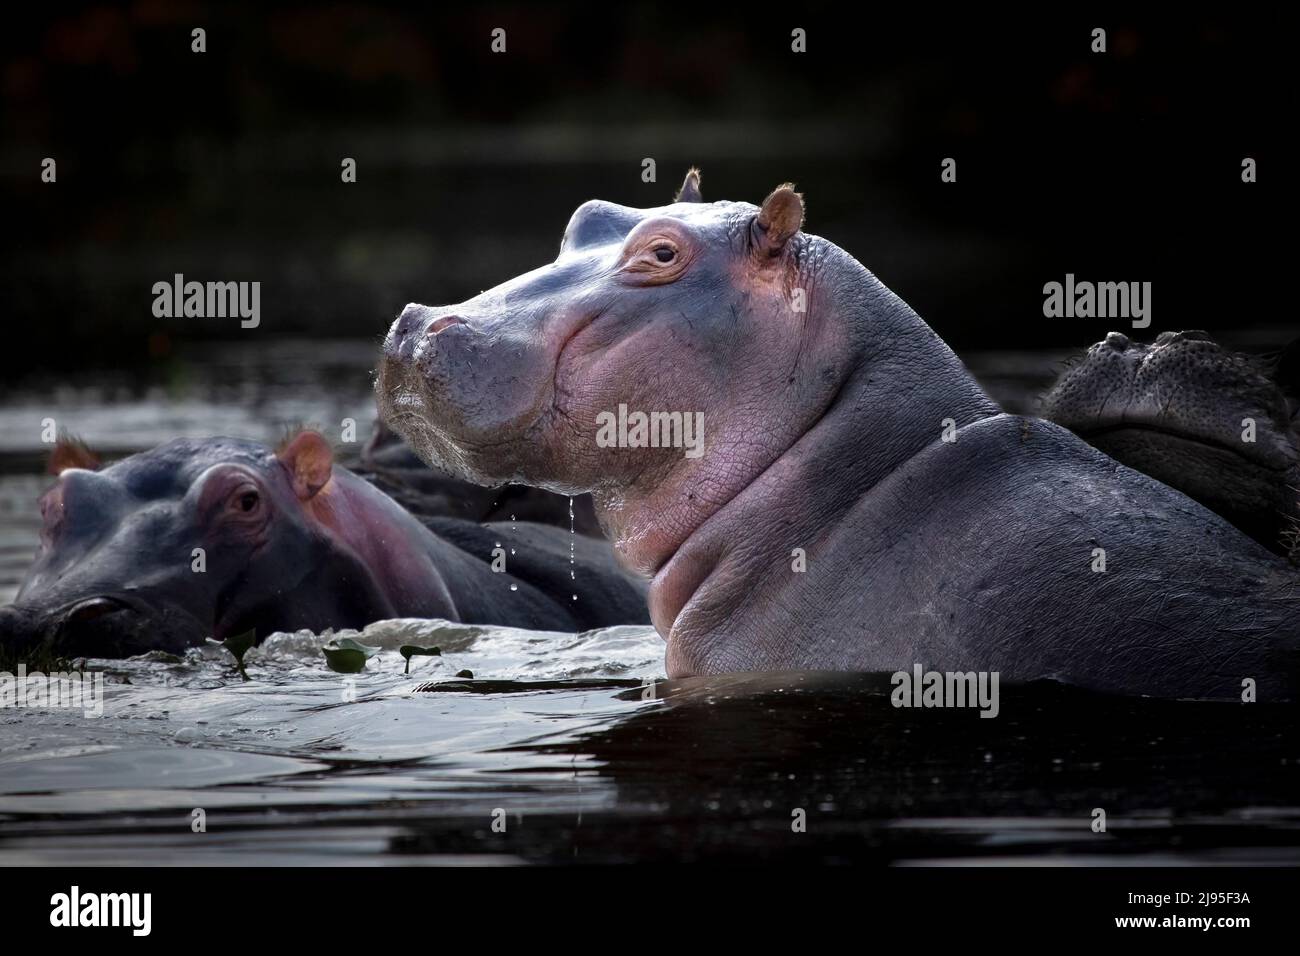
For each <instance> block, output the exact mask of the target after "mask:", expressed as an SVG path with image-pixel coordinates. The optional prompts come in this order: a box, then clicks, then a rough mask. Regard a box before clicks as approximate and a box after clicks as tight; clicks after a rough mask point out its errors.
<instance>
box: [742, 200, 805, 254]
mask: <svg viewBox="0 0 1300 956" xmlns="http://www.w3.org/2000/svg"><path fill="white" fill-rule="evenodd" d="M802 226H803V194H802V193H797V192H795V191H794V184H793V183H785V184H783V185H781V186H777V187H776V189H773V190H772V192H771V193H770V194H769V195H768V197H767V198H766V199H764V200H763V208H762V209H760V210H759V211H758V215H757V216H755V217H754V219H753V221H752V222H751V223H750V224H749V236H750V242H751V243H752V244H753V247H754V250H755V251H756V252H757V253H758V254H759V255H760V256H762V257H765V258H772V257H773V256H778V255H780V254H781V250H782V249H784V248H785V244H786V243H787V242H789V241H790V239H791V237H792V236H794V234H795V233H797V232H798V231H799V229H800V227H802Z"/></svg>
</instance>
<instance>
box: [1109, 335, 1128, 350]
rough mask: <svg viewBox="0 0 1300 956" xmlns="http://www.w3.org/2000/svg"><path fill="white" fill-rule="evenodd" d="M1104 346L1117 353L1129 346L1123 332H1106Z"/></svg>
mask: <svg viewBox="0 0 1300 956" xmlns="http://www.w3.org/2000/svg"><path fill="white" fill-rule="evenodd" d="M1106 344H1107V345H1109V346H1110V347H1111V348H1113V349H1115V350H1116V351H1117V352H1123V351H1124V350H1125V349H1126V348H1128V346H1129V338H1128V336H1127V335H1125V334H1124V333H1123V332H1107V333H1106Z"/></svg>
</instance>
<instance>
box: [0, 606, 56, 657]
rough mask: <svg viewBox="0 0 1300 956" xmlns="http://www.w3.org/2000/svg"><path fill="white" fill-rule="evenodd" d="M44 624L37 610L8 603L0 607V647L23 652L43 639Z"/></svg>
mask: <svg viewBox="0 0 1300 956" xmlns="http://www.w3.org/2000/svg"><path fill="white" fill-rule="evenodd" d="M45 631H46V624H45V622H44V621H43V620H42V618H41V615H40V613H39V612H38V611H36V610H35V609H33V608H23V607H16V606H13V605H10V606H8V607H0V648H4V650H6V651H8V652H9V653H10V654H25V653H27V652H29V651H31V650H34V649H35V648H36V647H37V645H39V644H40V643H41V641H42V640H43V639H44V636H45Z"/></svg>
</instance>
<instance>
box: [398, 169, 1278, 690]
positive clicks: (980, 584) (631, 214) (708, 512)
mask: <svg viewBox="0 0 1300 956" xmlns="http://www.w3.org/2000/svg"><path fill="white" fill-rule="evenodd" d="M688 196H689V197H690V198H691V199H697V198H698V196H697V193H696V183H695V182H694V181H693V177H688V181H687V184H686V187H684V194H683V198H687V197H688ZM794 196H795V194H794V193H793V191H792V190H789V189H785V188H782V189H778V190H776V191H774V192H773V194H772V195H771V196H769V197H768V199H767V200H766V201H765V202H764V204H763V207H762V209H761V210H760V209H759V208H758V207H755V206H752V205H749V204H746V203H727V202H721V203H712V204H707V203H703V202H699V201H689V202H676V203H673V204H671V205H668V206H663V207H659V208H654V209H630V208H626V207H622V206H617V205H614V204H611V203H604V202H589V203H585V204H584V205H582V206H581V207H579V209H578V211H577V212H576V213H575V214H574V216H573V218H572V219H571V220H570V222H569V226H568V229H567V230H566V232H565V237H564V241H563V244H562V245H561V249H560V254H559V256H558V257H557V258H556V260H555V261H554V262H553V263H551V264H548V265H545V266H542V267H541V268H539V269H536V270H534V271H532V272H529V273H526V274H524V275H521V276H519V277H517V278H515V279H512V280H509V281H508V282H506V283H504V284H502V285H500V286H498V287H496V288H494V289H491V290H489V291H487V292H485V293H483V294H482V295H479V296H477V297H475V298H473V299H470V300H468V301H467V302H463V303H459V304H457V305H452V306H446V307H424V306H415V305H412V306H408V307H407V309H406V310H405V311H404V312H403V313H402V316H401V317H400V318H399V319H398V320H397V322H396V323H394V325H393V327H392V329H391V330H390V332H389V335H388V338H387V340H386V342H385V346H384V358H383V361H382V365H381V370H380V376H379V379H378V381H377V390H378V395H379V401H380V405H381V413H382V415H383V416H384V417H385V419H386V420H387V421H388V422H389V424H390V425H391V426H392V427H394V428H395V429H397V430H398V431H400V432H402V433H403V434H404V435H406V437H407V438H408V440H410V441H411V442H412V445H413V447H415V448H416V449H417V451H419V452H420V453H421V455H422V457H425V458H426V459H427V460H430V461H435V462H437V463H439V464H440V465H442V466H443V467H447V468H450V469H452V470H454V471H455V472H456V473H458V474H461V475H463V476H465V477H467V478H470V479H471V480H476V481H479V482H481V483H494V482H499V481H503V480H519V481H525V482H529V483H533V484H538V485H541V486H543V487H549V488H552V489H554V490H558V491H563V492H566V493H569V492H579V491H588V490H589V491H591V492H592V493H593V496H594V499H595V501H596V507H597V513H598V514H599V516H600V519H601V522H602V525H603V526H604V527H605V529H606V531H607V533H608V534H609V535H610V537H611V540H613V542H614V544H615V547H616V549H617V551H618V553H619V555H620V559H621V560H622V561H623V562H624V563H625V564H626V565H628V566H629V567H631V568H633V569H636V570H639V571H642V572H644V573H647V574H649V575H651V576H652V578H653V579H652V582H651V586H650V593H649V605H650V613H651V618H652V620H653V621H654V623H655V626H656V627H657V629H658V630H659V632H660V633H661V634H662V635H663V636H664V638H665V639H666V641H667V645H668V646H667V661H666V664H667V669H668V673H669V675H670V676H672V677H682V676H688V675H693V674H717V673H721V672H727V671H742V670H780V669H863V670H876V671H897V670H907V669H910V668H911V667H912V665H913V664H914V663H920V664H922V665H924V666H926V667H929V668H938V669H941V670H961V671H970V670H990V671H998V672H1000V674H1001V676H1002V678H1003V679H1005V680H1022V679H1023V680H1028V679H1034V678H1056V679H1060V680H1063V681H1067V682H1072V683H1075V684H1079V685H1082V686H1085V687H1090V688H1094V689H1100V690H1106V691H1115V692H1124V693H1135V694H1152V695H1162V696H1186V697H1200V698H1221V699H1239V698H1240V695H1241V693H1242V686H1243V685H1242V682H1243V680H1244V679H1247V678H1250V679H1252V680H1254V681H1256V682H1257V685H1258V690H1259V694H1260V697H1261V699H1278V698H1281V697H1287V696H1290V695H1291V694H1292V693H1293V683H1292V680H1291V674H1292V670H1293V666H1294V659H1295V648H1296V645H1297V642H1298V641H1300V590H1298V589H1297V586H1296V576H1295V574H1294V571H1293V570H1292V569H1291V568H1290V567H1289V566H1288V565H1287V564H1286V563H1285V562H1283V561H1282V560H1281V559H1280V558H1278V557H1277V556H1275V555H1273V554H1270V553H1269V552H1268V551H1267V550H1266V549H1264V548H1263V547H1261V546H1260V545H1258V544H1257V543H1255V542H1254V541H1252V540H1250V539H1249V538H1247V537H1245V536H1244V535H1242V534H1241V533H1240V532H1238V531H1237V530H1236V529H1235V528H1233V527H1232V526H1231V525H1229V524H1228V523H1226V522H1225V521H1223V520H1222V519H1221V518H1219V517H1218V516H1216V515H1214V514H1213V513H1211V512H1210V511H1208V510H1206V509H1205V508H1204V507H1202V506H1201V505H1199V504H1197V503H1196V502H1194V501H1192V500H1191V499H1189V498H1187V497H1186V496H1185V495H1183V494H1181V493H1179V492H1177V491H1175V490H1173V489H1171V488H1169V487H1167V486H1165V485H1163V484H1161V483H1159V482H1157V481H1155V480H1153V479H1151V478H1149V477H1147V476H1146V475H1143V474H1140V473H1138V472H1135V471H1132V470H1130V469H1128V468H1126V467H1123V466H1122V465H1119V464H1117V463H1116V462H1115V461H1114V460H1113V459H1111V458H1109V457H1107V456H1106V455H1104V454H1102V453H1101V452H1099V451H1097V450H1096V449H1093V448H1091V447H1089V446H1088V445H1087V444H1086V443H1085V442H1083V441H1082V440H1080V439H1079V438H1077V437H1076V436H1075V435H1073V434H1071V433H1070V432H1069V431H1067V430H1066V429H1064V428H1061V427H1059V426H1057V425H1054V424H1052V423H1050V422H1046V421H1042V420H1040V419H1032V418H1021V417H1016V416H1009V415H1005V414H1002V413H1001V412H1000V410H999V409H998V408H997V407H996V406H995V404H994V403H993V402H992V401H991V400H990V399H989V398H988V397H987V396H986V395H985V394H984V392H983V391H982V390H981V389H980V388H979V386H978V385H977V384H976V383H975V381H974V380H973V379H972V377H971V376H970V374H969V373H968V372H967V371H966V369H965V368H964V367H963V366H962V364H961V362H960V361H958V359H957V358H956V356H954V355H953V353H952V352H951V350H949V349H948V347H947V346H946V345H945V344H944V343H943V342H942V341H941V340H940V339H939V338H938V337H937V336H936V335H935V334H934V333H933V332H932V331H931V330H930V329H929V328H928V327H927V326H926V325H925V323H924V322H923V321H922V320H921V319H920V318H919V317H918V316H917V315H916V313H914V312H913V311H912V310H911V309H910V308H908V306H907V305H906V304H905V303H904V302H903V301H902V300H900V299H899V298H898V297H897V296H896V295H894V294H893V293H892V292H890V291H889V290H888V289H887V288H886V287H885V286H884V285H883V284H881V282H880V281H879V280H878V279H877V278H876V277H875V276H874V275H872V274H871V273H870V272H869V271H867V270H866V269H865V268H863V266H862V265H860V264H859V263H858V262H857V261H856V260H854V259H853V258H852V257H851V256H849V255H848V254H847V253H845V252H844V251H843V250H841V249H839V248H838V247H836V246H834V245H833V244H831V243H830V242H828V241H826V240H824V239H821V238H818V237H816V236H813V235H809V234H806V233H804V232H803V231H802V230H801V228H800V219H801V213H802V207H800V208H799V210H798V212H797V213H795V212H792V211H791V203H792V201H793V199H792V197H794ZM674 246H675V247H677V251H676V252H674V251H673V248H672V247H674ZM661 254H663V255H665V256H666V261H665V260H663V259H661V258H660V256H661ZM656 263H658V265H656ZM798 290H802V291H803V293H804V301H805V303H806V310H805V311H802V312H800V311H797V310H796V304H797V300H798V298H799V297H798V295H797V291H798ZM620 402H623V403H626V404H627V405H628V406H629V408H631V409H640V410H644V411H652V410H675V409H676V410H687V411H696V410H698V411H702V412H703V414H704V420H705V450H704V454H703V455H702V456H701V457H699V458H696V459H689V458H686V457H684V456H683V454H682V452H681V450H680V449H671V448H669V449H644V448H641V449H634V448H626V447H624V448H619V447H609V448H603V447H599V446H598V445H597V443H596V440H595V439H596V434H597V415H598V414H599V413H600V412H602V411H611V410H614V409H616V408H617V407H618V404H619V403H620ZM945 422H947V423H948V424H950V425H951V427H952V429H953V430H954V435H955V439H956V440H955V441H952V442H946V441H944V440H942V436H943V433H944V428H945ZM796 549H801V550H802V553H804V554H806V560H807V570H806V571H804V572H797V571H795V570H792V562H793V561H794V560H795V559H794V558H792V554H794V553H795V552H796ZM1096 549H1104V550H1105V560H1106V569H1105V571H1104V573H1099V572H1097V571H1094V570H1093V568H1094V567H1095V566H1096V562H1097V561H1098V554H1099V552H1097V550H1096Z"/></svg>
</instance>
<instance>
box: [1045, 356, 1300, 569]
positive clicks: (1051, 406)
mask: <svg viewBox="0 0 1300 956" xmlns="http://www.w3.org/2000/svg"><path fill="white" fill-rule="evenodd" d="M1042 414H1043V416H1044V417H1045V418H1048V419H1051V420H1052V421H1054V422H1056V423H1057V424H1058V425H1063V426H1065V427H1066V428H1068V429H1070V430H1071V431H1073V432H1074V433H1075V434H1077V435H1078V436H1079V437H1081V438H1082V439H1084V441H1086V442H1088V443H1089V444H1090V445H1092V446H1094V447H1095V448H1099V449H1101V450H1102V451H1104V452H1106V453H1107V454H1108V455H1110V456H1111V457H1112V458H1115V459H1116V460H1118V461H1121V462H1123V463H1124V464H1126V465H1128V466H1129V467H1130V468H1136V469H1137V470H1138V471H1142V472H1145V473H1146V474H1148V475H1150V476H1151V477H1153V478H1156V479H1158V480H1160V481H1162V482H1164V483H1165V484H1166V485H1170V486H1172V487H1174V488H1177V489H1178V490H1179V491H1182V492H1183V493H1184V494H1186V495H1188V496H1190V497H1192V498H1195V499H1196V500H1197V501H1199V502H1201V503H1202V504H1204V505H1205V506H1206V507H1208V508H1210V509H1211V510H1213V511H1215V512H1217V513H1218V514H1220V515H1222V516H1223V517H1225V518H1227V519H1228V520H1229V521H1230V522H1232V523H1233V524H1234V525H1236V526H1237V527H1238V528H1240V529H1241V530H1242V531H1244V532H1245V533H1246V534H1249V535H1250V536H1251V537H1253V538H1255V539H1256V540H1257V541H1259V542H1261V543H1262V544H1264V545H1265V546H1266V547H1268V548H1269V549H1271V550H1273V551H1275V552H1277V553H1279V554H1285V555H1290V556H1292V559H1293V560H1298V561H1300V535H1298V534H1297V529H1300V339H1297V340H1296V341H1294V342H1292V343H1291V344H1290V345H1289V346H1287V347H1286V348H1285V349H1283V350H1281V351H1280V352H1277V353H1269V354H1266V355H1261V356H1252V355H1244V354H1240V353H1236V352H1230V351H1228V350H1227V349H1225V348H1223V347H1222V346H1220V345H1219V344H1218V343H1217V342H1215V341H1214V338H1213V337H1212V336H1210V335H1209V334H1208V333H1206V332H1203V331H1199V330H1197V331H1187V332H1162V333H1161V334H1160V335H1159V336H1158V337H1157V338H1156V340H1155V341H1154V342H1152V343H1150V344H1149V345H1148V344H1143V343H1140V342H1134V341H1132V340H1130V339H1129V337H1128V336H1127V335H1124V334H1123V333H1122V332H1111V333H1110V334H1109V335H1107V336H1106V338H1105V339H1103V340H1102V341H1101V342H1098V343H1097V344H1095V345H1093V346H1092V347H1091V348H1089V349H1088V350H1087V352H1086V353H1085V354H1084V355H1083V356H1082V357H1081V358H1080V359H1079V360H1078V361H1076V362H1074V363H1072V364H1071V366H1070V367H1069V368H1067V369H1066V371H1065V372H1064V373H1063V374H1062V375H1061V377H1060V378H1059V379H1058V380H1057V382H1056V384H1055V385H1053V386H1052V388H1051V389H1050V390H1049V391H1048V392H1047V394H1046V395H1044V396H1043V401H1042Z"/></svg>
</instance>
